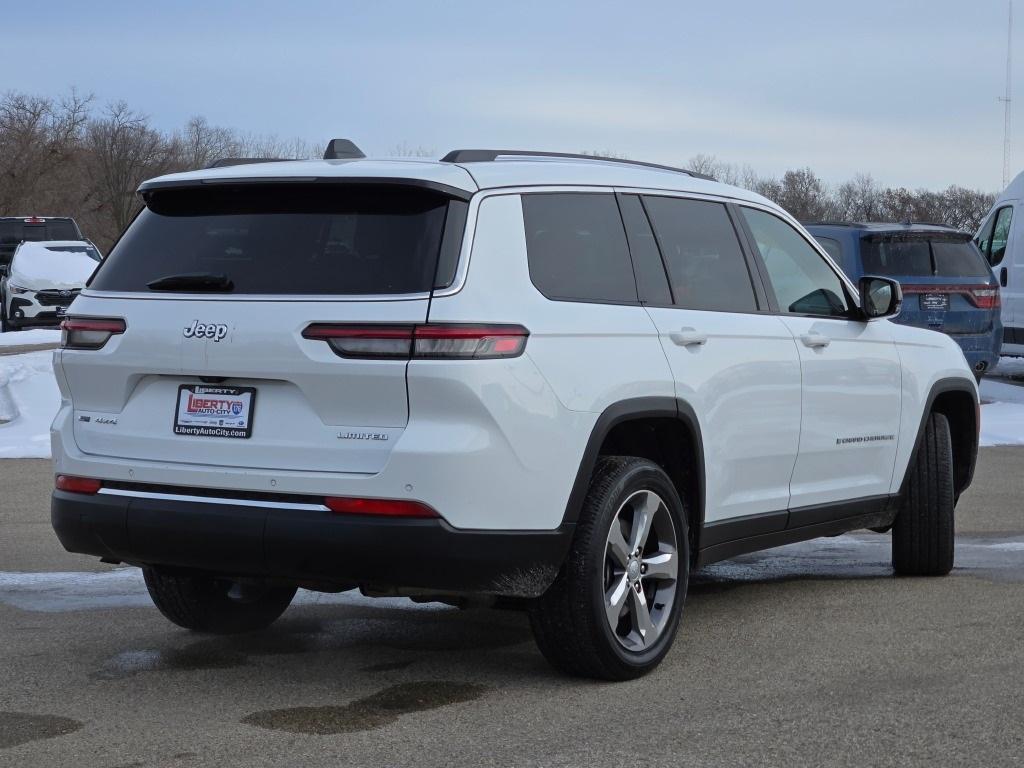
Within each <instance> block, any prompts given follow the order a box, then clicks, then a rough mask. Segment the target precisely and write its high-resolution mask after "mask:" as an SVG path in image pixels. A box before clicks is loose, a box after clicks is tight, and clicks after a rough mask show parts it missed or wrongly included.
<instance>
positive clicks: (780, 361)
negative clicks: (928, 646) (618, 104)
mask: <svg viewBox="0 0 1024 768" xmlns="http://www.w3.org/2000/svg"><path fill="white" fill-rule="evenodd" d="M337 144H338V142H337V141H336V142H333V143H332V146H336V145H337ZM339 156H343V157H348V158H354V157H360V158H361V154H358V155H357V154H355V153H351V154H340V153H338V152H337V151H330V150H329V151H328V153H327V158H328V161H327V162H324V161H318V160H310V161H294V162H276V163H273V164H250V165H234V166H231V167H221V168H217V169H211V170H203V171H196V172H189V173H181V174H174V175H170V176H163V177H160V178H158V179H154V180H152V181H148V182H146V183H144V184H143V185H142V187H141V193H142V198H143V200H144V201H145V208H144V209H143V211H142V212H141V214H140V215H139V216H138V218H136V219H135V221H134V222H133V223H132V224H131V225H130V226H129V228H128V229H127V231H126V232H125V233H124V235H123V237H122V238H121V239H120V241H119V242H118V243H117V245H116V246H115V247H114V248H113V250H112V251H111V252H110V254H109V256H108V257H107V258H106V259H105V260H104V262H103V263H102V264H101V265H100V267H99V269H98V270H97V272H96V274H95V276H94V277H93V279H92V282H91V283H90V284H89V286H88V288H86V289H85V290H84V291H83V292H82V294H81V295H80V296H79V297H78V299H77V300H76V302H75V305H74V312H73V313H72V315H71V316H70V317H69V318H68V319H67V320H65V321H64V323H63V328H64V334H63V336H64V338H63V342H62V345H61V349H59V350H58V351H57V352H56V354H55V368H56V371H57V379H58V382H59V386H60V390H61V395H62V404H61V407H60V410H59V412H58V414H57V416H56V419H55V421H54V424H53V433H52V434H53V455H54V459H55V462H56V481H55V484H56V488H55V490H54V493H53V501H52V510H51V511H52V521H53V525H54V528H55V530H56V533H57V535H58V537H59V538H60V541H61V542H62V544H63V545H64V547H65V548H67V549H68V550H70V551H72V552H80V553H85V554H89V555H94V556H98V557H101V558H104V559H105V561H106V562H124V563H129V564H133V565H138V566H141V567H142V568H143V572H144V574H145V579H146V584H147V586H148V588H149V592H150V595H151V596H152V598H153V601H154V602H155V604H156V606H157V607H158V608H159V609H160V611H161V612H163V614H164V615H165V616H166V617H167V618H168V619H170V620H171V621H172V622H174V623H176V624H178V625H180V626H182V627H186V628H188V629H191V630H195V631H199V632H214V633H216V632H238V631H251V630H256V629H260V628H262V627H266V626H267V625H269V624H270V623H271V622H273V621H274V620H275V619H276V618H277V617H278V616H279V615H280V614H281V613H282V612H283V611H284V610H285V609H286V607H287V606H288V604H289V603H290V601H291V600H292V597H293V595H294V594H295V591H296V588H297V587H298V586H302V587H305V588H308V589H322V590H335V591H337V590H345V589H352V588H359V589H361V590H362V591H363V592H364V593H366V594H369V595H409V596H413V597H414V598H415V599H417V600H429V599H434V600H441V601H446V602H453V603H459V602H460V601H463V600H465V599H466V598H467V597H471V598H473V599H475V600H476V601H480V600H483V599H487V600H500V602H501V603H502V604H503V605H506V606H520V607H522V608H525V609H526V610H528V611H529V615H530V619H531V623H532V626H533V629H534V633H535V636H536V638H537V643H538V645H539V647H540V649H541V651H542V652H543V654H544V655H545V656H546V657H547V658H548V659H549V660H550V661H551V662H552V663H553V664H554V665H555V666H556V667H557V668H559V669H561V670H564V671H566V672H568V673H571V674H576V675H587V676H591V677H597V678H607V679H616V680H621V679H626V678H631V677H636V676H638V675H640V674H643V673H644V672H646V671H648V670H650V669H651V668H653V667H654V666H655V665H656V664H658V662H659V661H661V659H662V658H663V657H664V656H665V654H666V653H667V651H668V649H669V647H670V646H671V644H672V642H673V638H674V636H675V634H676V628H677V625H678V623H679V621H680V617H681V615H682V609H683V602H684V600H685V597H686V591H687V585H688V583H689V574H690V571H691V569H693V568H695V567H698V566H703V565H706V564H708V563H712V562H715V561H717V560H722V559H724V558H729V557H733V556H735V555H739V554H741V553H745V552H751V551H754V550H760V549H765V548H769V547H775V546H778V545H781V544H785V543H789V542H794V541H801V540H805V539H811V538H814V537H818V536H830V535H835V534H839V533H843V532H845V531H849V530H853V529H857V528H865V527H870V528H874V529H876V530H879V531H884V530H887V529H889V528H890V527H892V532H893V536H892V560H893V565H894V568H895V570H896V571H897V572H898V573H901V574H927V575H940V574H945V573H947V572H949V570H950V568H951V567H952V565H953V510H954V504H955V502H956V499H957V497H958V496H959V494H960V493H961V492H962V491H963V490H964V489H965V488H967V486H968V485H969V484H970V482H971V478H972V475H973V470H974V462H975V456H976V452H977V439H978V431H977V428H978V425H977V413H978V410H977V408H978V390H977V386H976V384H975V381H974V377H973V376H972V373H971V369H970V368H969V367H968V366H967V364H966V362H965V361H964V357H963V355H962V354H961V352H960V349H959V347H957V345H956V344H955V343H954V342H953V341H952V339H950V338H949V337H948V336H945V335H943V334H939V333H930V332H928V331H925V330H922V329H920V328H915V327H911V326H906V325H896V324H893V323H890V322H888V321H887V320H886V318H889V317H894V316H897V315H898V314H899V312H900V301H901V294H900V288H899V284H898V283H897V282H896V281H894V280H892V279H890V278H888V277H885V276H882V277H868V278H863V279H861V280H860V281H859V284H854V283H852V282H850V280H848V279H847V278H846V277H845V276H844V275H843V273H842V272H841V271H840V270H839V269H838V267H837V266H836V265H835V264H834V263H833V261H832V260H831V259H830V258H829V257H828V256H827V254H826V253H825V252H824V251H823V250H822V249H821V248H820V247H819V246H818V245H816V244H815V241H814V240H813V238H811V236H810V235H808V234H807V232H806V231H805V230H804V229H803V228H802V227H801V226H800V225H799V224H798V223H797V222H796V221H794V220H793V218H792V217H790V216H789V215H787V214H786V212H785V211H783V210H782V209H780V208H779V207H778V206H777V205H774V204H773V203H771V202H770V201H768V200H766V199H765V198H763V197H760V196H758V195H756V194H753V193H751V192H748V191H745V190H741V189H737V188H734V187H730V186H726V185H724V184H719V183H716V182H714V181H713V180H709V179H707V178H703V177H700V176H698V175H696V174H691V173H688V172H686V171H681V170H677V169H671V168H666V167H662V166H650V165H647V164H644V163H637V162H629V161H622V160H614V161H613V160H602V159H597V158H593V157H586V158H581V157H576V156H559V155H549V154H545V153H540V152H527V153H519V152H510V151H492V150H456V151H454V152H452V153H449V154H448V155H447V156H445V157H444V158H443V159H442V160H441V161H439V162H419V161H417V162H409V161H376V160H366V159H350V160H349V161H348V162H334V161H333V160H334V158H337V157H339ZM210 182H216V183H210Z"/></svg>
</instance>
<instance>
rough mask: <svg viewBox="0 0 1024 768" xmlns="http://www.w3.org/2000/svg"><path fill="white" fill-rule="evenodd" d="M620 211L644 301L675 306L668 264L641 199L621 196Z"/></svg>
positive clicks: (639, 290)
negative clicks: (669, 285)
mask: <svg viewBox="0 0 1024 768" xmlns="http://www.w3.org/2000/svg"><path fill="white" fill-rule="evenodd" d="M619 210H620V211H622V223H623V224H625V225H626V239H627V240H628V241H629V253H630V255H632V257H633V271H634V272H636V289H637V292H638V293H639V294H640V301H642V302H643V303H644V304H655V305H659V304H671V303H672V294H671V293H670V292H669V289H668V278H667V277H666V276H665V265H664V264H663V263H662V261H661V254H660V253H659V252H658V243H657V242H656V241H655V239H654V233H653V232H652V231H651V225H650V223H649V222H648V221H647V214H646V213H644V207H643V204H642V203H641V202H640V198H639V197H637V196H636V195H620V196H619Z"/></svg>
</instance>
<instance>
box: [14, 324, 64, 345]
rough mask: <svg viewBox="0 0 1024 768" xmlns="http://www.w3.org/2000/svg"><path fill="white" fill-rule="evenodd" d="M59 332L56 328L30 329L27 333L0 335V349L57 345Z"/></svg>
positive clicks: (17, 332)
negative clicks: (29, 345) (33, 345)
mask: <svg viewBox="0 0 1024 768" xmlns="http://www.w3.org/2000/svg"><path fill="white" fill-rule="evenodd" d="M59 343H60V331H59V330H57V329H56V328H31V329H29V330H27V331H9V332H8V333H0V347H20V346H21V345H23V344H59Z"/></svg>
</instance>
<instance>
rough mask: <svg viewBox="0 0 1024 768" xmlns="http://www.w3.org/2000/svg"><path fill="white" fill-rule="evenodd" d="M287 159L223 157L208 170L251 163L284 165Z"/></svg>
mask: <svg viewBox="0 0 1024 768" xmlns="http://www.w3.org/2000/svg"><path fill="white" fill-rule="evenodd" d="M287 159H288V158H286V157H222V158H221V159H220V160H214V161H213V162H212V163H210V164H209V165H208V166H206V167H207V168H228V167H230V166H232V165H249V164H250V163H283V162H285V161H286V160H287Z"/></svg>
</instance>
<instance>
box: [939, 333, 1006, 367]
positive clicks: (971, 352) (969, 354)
mask: <svg viewBox="0 0 1024 768" xmlns="http://www.w3.org/2000/svg"><path fill="white" fill-rule="evenodd" d="M949 336H950V338H952V339H953V341H955V342H956V343H957V344H958V345H959V346H960V349H961V350H963V353H964V357H965V358H967V363H968V364H969V365H970V366H971V369H972V370H975V371H977V369H978V366H979V365H982V366H983V370H990V369H992V368H994V367H995V365H996V363H998V362H999V350H1000V348H1001V347H1002V329H1001V328H996V329H995V330H993V331H991V332H989V333H951V334H949ZM979 372H980V371H979Z"/></svg>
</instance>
